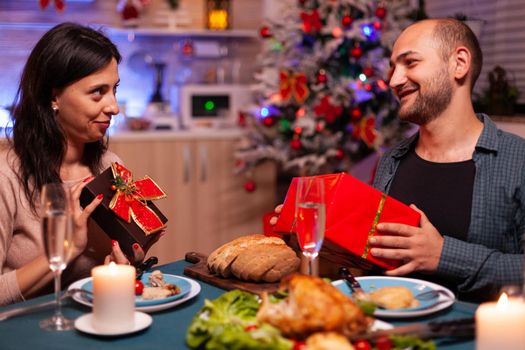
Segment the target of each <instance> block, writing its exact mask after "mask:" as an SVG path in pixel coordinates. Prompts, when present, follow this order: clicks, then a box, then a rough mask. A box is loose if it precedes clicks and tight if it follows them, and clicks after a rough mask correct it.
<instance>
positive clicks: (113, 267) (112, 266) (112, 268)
mask: <svg viewBox="0 0 525 350" xmlns="http://www.w3.org/2000/svg"><path fill="white" fill-rule="evenodd" d="M108 266H109V272H110V273H111V274H114V273H115V272H117V264H115V262H114V261H112V262H110V263H109V265H108Z"/></svg>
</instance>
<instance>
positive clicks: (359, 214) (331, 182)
mask: <svg viewBox="0 0 525 350" xmlns="http://www.w3.org/2000/svg"><path fill="white" fill-rule="evenodd" d="M316 177H319V178H322V179H323V181H324V187H325V206H326V228H325V239H324V242H323V248H322V250H321V252H320V255H321V257H325V258H326V259H327V260H333V262H338V263H343V262H342V261H341V257H342V255H344V254H345V253H346V254H347V255H348V253H351V255H352V256H351V257H350V258H351V259H350V260H352V261H353V263H354V265H355V264H356V263H357V265H358V266H359V267H361V268H365V269H369V268H370V267H371V266H370V264H367V262H369V263H372V264H374V265H376V266H379V267H381V268H385V269H392V268H395V267H397V266H399V265H400V263H401V262H400V261H399V260H391V259H381V258H375V257H373V256H372V255H371V254H370V253H369V249H370V246H369V243H368V241H369V239H370V237H372V236H374V235H378V232H377V231H376V229H375V227H376V225H377V224H378V223H380V222H394V223H402V224H407V225H412V226H419V220H420V215H419V213H418V212H416V211H415V210H413V209H412V208H410V207H409V206H407V205H405V204H403V203H401V202H399V201H398V200H396V199H394V198H392V197H389V196H387V195H386V194H384V193H382V192H380V191H378V190H376V189H375V188H373V187H371V186H369V185H367V184H365V183H364V182H362V181H360V180H358V179H356V178H354V177H352V176H350V175H348V174H345V173H339V174H329V175H319V176H316ZM297 182H298V178H294V179H293V180H292V183H291V184H290V187H289V188H288V192H287V194H286V199H285V200H284V205H283V208H282V211H281V214H280V215H279V219H278V221H277V223H276V225H275V227H274V229H273V230H274V232H277V233H280V234H290V233H293V232H295V227H294V224H295V222H294V221H295V219H294V217H295V201H296V189H297ZM293 236H295V235H293ZM343 260H344V259H343Z"/></svg>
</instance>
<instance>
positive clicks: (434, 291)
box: [414, 289, 450, 300]
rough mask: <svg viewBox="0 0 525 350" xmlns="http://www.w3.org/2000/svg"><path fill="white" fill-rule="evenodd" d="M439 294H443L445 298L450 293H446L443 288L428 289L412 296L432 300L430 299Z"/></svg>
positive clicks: (448, 296)
mask: <svg viewBox="0 0 525 350" xmlns="http://www.w3.org/2000/svg"><path fill="white" fill-rule="evenodd" d="M440 295H443V296H445V297H447V298H450V295H448V293H447V292H446V291H444V290H443V289H432V290H428V291H426V292H422V293H419V294H416V295H415V296H414V298H416V299H418V300H432V299H435V298H437V297H439V296H440Z"/></svg>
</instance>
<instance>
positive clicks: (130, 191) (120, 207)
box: [109, 162, 166, 236]
mask: <svg viewBox="0 0 525 350" xmlns="http://www.w3.org/2000/svg"><path fill="white" fill-rule="evenodd" d="M111 170H112V172H113V177H114V178H115V180H114V181H113V186H111V188H112V189H113V190H116V191H117V192H116V193H115V195H114V196H113V198H112V199H111V202H110V203H109V207H110V208H111V210H113V212H114V213H115V214H117V216H118V217H120V218H122V219H123V220H125V221H127V222H128V223H129V222H131V218H133V221H135V223H136V224H137V225H138V226H139V227H140V228H141V229H142V231H144V233H146V236H147V235H150V234H152V233H155V232H158V231H160V230H162V229H164V228H165V227H166V225H165V224H163V223H162V221H161V220H160V219H159V217H158V216H157V214H155V212H154V211H153V210H152V209H151V208H149V207H148V202H147V201H150V200H154V199H161V198H165V197H166V194H165V193H164V191H162V189H161V188H160V187H159V186H158V185H157V184H156V183H155V182H154V181H153V180H152V179H151V178H149V177H148V176H145V177H144V179H142V180H137V181H133V176H132V174H131V171H129V170H128V169H126V168H125V167H124V166H122V165H120V164H119V163H116V162H115V163H112V164H111Z"/></svg>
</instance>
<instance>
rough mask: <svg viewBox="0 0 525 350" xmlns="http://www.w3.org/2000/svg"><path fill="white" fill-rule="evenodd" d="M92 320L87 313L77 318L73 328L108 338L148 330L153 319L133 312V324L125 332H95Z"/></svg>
mask: <svg viewBox="0 0 525 350" xmlns="http://www.w3.org/2000/svg"><path fill="white" fill-rule="evenodd" d="M92 320H93V313H89V314H85V315H83V316H80V317H79V318H77V319H76V320H75V328H76V329H77V330H79V331H81V332H84V333H89V334H94V335H100V336H106V337H108V336H116V335H123V334H130V333H135V332H138V331H141V330H143V329H146V328H148V327H149V326H150V325H151V323H152V322H153V319H152V318H151V316H150V315H148V314H145V313H143V312H135V323H134V325H133V328H132V329H128V330H125V331H117V332H116V331H100V330H97V329H95V328H93V325H92Z"/></svg>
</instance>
